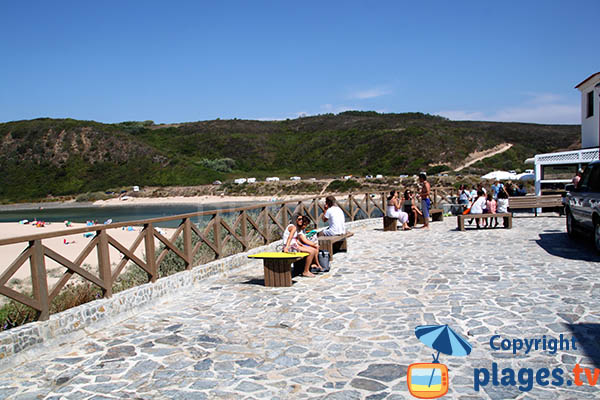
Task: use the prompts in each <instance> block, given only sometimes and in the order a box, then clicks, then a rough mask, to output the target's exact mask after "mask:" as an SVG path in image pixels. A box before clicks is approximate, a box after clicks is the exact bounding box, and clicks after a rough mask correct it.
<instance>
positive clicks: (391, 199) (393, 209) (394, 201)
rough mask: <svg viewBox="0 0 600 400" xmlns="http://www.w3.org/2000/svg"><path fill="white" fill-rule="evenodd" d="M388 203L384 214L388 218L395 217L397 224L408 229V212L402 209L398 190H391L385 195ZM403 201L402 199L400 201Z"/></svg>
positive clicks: (405, 229) (403, 228)
mask: <svg viewBox="0 0 600 400" xmlns="http://www.w3.org/2000/svg"><path fill="white" fill-rule="evenodd" d="M387 201H388V205H387V212H386V215H387V216H388V217H390V218H397V219H398V225H399V226H401V227H402V230H404V231H408V230H410V227H409V226H408V214H407V213H405V212H404V211H402V204H400V200H399V199H398V191H397V190H392V191H391V192H390V195H389V196H388V197H387ZM402 202H403V203H404V201H402Z"/></svg>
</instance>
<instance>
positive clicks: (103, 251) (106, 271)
mask: <svg viewBox="0 0 600 400" xmlns="http://www.w3.org/2000/svg"><path fill="white" fill-rule="evenodd" d="M96 235H97V236H98V244H97V245H96V249H97V250H98V271H99V273H100V280H102V282H103V283H104V289H102V294H103V295H104V297H111V296H112V273H111V270H110V255H109V252H108V233H106V229H101V230H99V231H96Z"/></svg>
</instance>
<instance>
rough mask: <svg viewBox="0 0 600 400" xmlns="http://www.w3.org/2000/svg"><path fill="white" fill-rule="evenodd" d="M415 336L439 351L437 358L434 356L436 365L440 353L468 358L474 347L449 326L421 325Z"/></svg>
mask: <svg viewBox="0 0 600 400" xmlns="http://www.w3.org/2000/svg"><path fill="white" fill-rule="evenodd" d="M415 335H416V336H417V338H418V339H419V340H420V341H421V342H423V343H424V344H426V345H427V346H429V347H431V348H432V349H434V350H437V351H438V353H437V356H433V354H432V356H433V362H434V363H439V361H438V358H439V356H440V353H444V354H448V355H450V356H466V355H467V354H469V353H471V349H472V347H471V345H470V344H469V342H467V340H466V339H464V338H462V337H461V336H460V335H459V334H458V333H456V332H454V330H452V328H450V327H449V326H448V325H420V326H417V327H416V328H415ZM433 372H434V371H432V373H431V378H429V386H431V381H432V379H433Z"/></svg>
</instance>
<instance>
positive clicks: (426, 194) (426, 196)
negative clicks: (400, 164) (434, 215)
mask: <svg viewBox="0 0 600 400" xmlns="http://www.w3.org/2000/svg"><path fill="white" fill-rule="evenodd" d="M419 182H421V193H420V197H421V212H422V213H423V228H425V229H429V209H430V208H431V199H430V196H431V185H430V184H429V182H427V175H426V174H425V172H421V173H420V174H419Z"/></svg>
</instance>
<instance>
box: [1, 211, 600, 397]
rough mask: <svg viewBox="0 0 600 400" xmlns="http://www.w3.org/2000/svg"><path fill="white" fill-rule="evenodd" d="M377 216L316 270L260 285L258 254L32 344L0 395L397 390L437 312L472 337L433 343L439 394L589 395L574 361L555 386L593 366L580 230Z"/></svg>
mask: <svg viewBox="0 0 600 400" xmlns="http://www.w3.org/2000/svg"><path fill="white" fill-rule="evenodd" d="M380 224H381V221H380V220H378V221H376V223H374V224H373V225H371V226H366V227H363V228H359V229H357V230H356V235H355V236H354V237H353V238H351V239H350V240H349V252H348V253H340V254H336V255H335V257H334V260H333V263H332V267H333V270H332V272H331V273H329V274H325V275H321V276H319V277H317V278H302V277H296V278H295V279H294V282H295V283H294V285H293V286H292V287H291V288H265V287H264V286H262V281H261V279H262V264H261V262H260V261H252V262H251V263H250V264H248V265H246V266H244V267H242V268H240V269H237V270H235V271H234V272H233V273H231V274H229V275H228V276H219V277H213V278H210V279H207V280H206V281H204V282H202V283H201V284H200V286H197V287H196V288H197V289H196V290H195V291H193V292H185V293H179V294H177V295H173V296H170V297H168V298H164V300H163V301H161V302H160V303H158V304H156V305H154V306H152V307H151V308H147V309H144V310H142V311H140V313H139V314H138V315H137V316H135V317H133V318H130V319H127V320H125V321H122V322H121V323H119V324H115V325H114V326H112V327H110V328H106V327H105V328H103V329H102V330H96V331H93V330H88V331H89V335H88V336H86V337H85V338H84V339H82V340H78V341H77V342H74V343H70V344H68V345H65V346H62V347H60V348H52V349H44V351H43V353H42V352H38V353H37V355H36V358H35V360H32V361H30V362H27V363H24V364H22V365H20V366H18V367H17V368H14V369H11V370H10V371H4V372H2V374H0V398H11V399H12V398H14V399H34V398H47V399H59V398H60V399H63V398H64V399H114V398H142V399H149V398H169V399H210V398H231V399H237V398H251V399H287V398H291V399H296V398H298V399H301V398H325V399H361V398H365V399H384V398H385V399H410V398H412V397H411V395H410V394H409V392H408V389H407V377H406V371H407V367H408V365H410V364H411V363H414V362H430V361H431V360H432V352H433V350H432V349H430V348H427V347H426V346H425V345H423V344H422V343H421V342H420V341H419V340H418V339H417V338H416V337H415V334H414V330H415V327H416V326H417V325H427V324H449V325H450V326H451V327H452V328H454V329H455V330H456V331H457V332H459V333H460V334H462V335H463V336H464V337H465V338H467V340H469V342H470V343H471V344H472V345H473V351H472V353H471V354H470V355H469V356H467V357H453V356H448V355H444V354H442V355H441V356H440V361H441V362H442V363H445V364H446V365H447V366H448V368H449V371H450V372H449V376H450V388H449V392H448V395H447V396H446V398H461V399H475V398H493V399H508V398H518V399H536V398H539V399H542V398H543V399H555V398H571V399H581V398H598V397H599V391H600V389H598V388H596V387H592V386H590V385H588V384H587V381H586V375H585V374H584V373H582V374H581V379H582V380H583V381H584V383H585V384H584V385H581V386H578V385H575V384H573V385H571V386H567V384H566V382H567V380H571V379H572V378H573V373H572V372H571V370H572V369H573V367H574V365H575V364H576V363H580V364H581V366H582V367H589V368H594V367H598V368H600V350H599V349H598V339H595V340H596V341H595V342H594V341H588V342H587V343H586V334H588V333H589V332H590V331H594V330H596V333H597V332H598V329H597V327H599V326H600V325H597V324H600V307H599V305H600V277H599V276H598V269H597V266H598V261H599V260H600V258H599V257H598V256H597V255H596V254H595V252H594V250H593V247H592V245H591V244H590V243H588V242H586V241H583V240H582V241H579V242H573V241H571V240H569V239H568V238H567V236H566V233H564V232H565V229H564V218H559V217H557V216H555V215H554V216H543V217H537V218H533V217H520V218H515V219H514V221H513V226H514V228H513V229H512V230H505V229H494V230H479V231H475V230H467V231H466V232H458V231H456V230H455V226H456V225H455V224H456V220H455V218H446V220H445V221H444V222H436V223H433V224H432V225H431V229H430V230H428V231H427V230H423V229H419V230H413V231H410V232H401V231H399V232H383V231H382V230H381V226H380ZM496 334H497V335H500V336H501V338H500V339H499V340H498V341H497V342H496V343H500V340H501V339H504V338H507V339H509V340H511V341H512V340H513V339H525V338H527V339H529V338H538V339H543V336H544V335H545V336H546V339H550V338H559V335H560V334H563V335H564V337H565V338H571V337H573V336H576V337H577V339H578V340H580V343H579V346H578V348H577V350H573V349H572V348H570V349H569V350H568V351H567V350H564V349H563V350H562V351H560V350H559V351H557V352H556V353H555V354H550V352H549V351H543V350H542V349H540V350H537V351H536V350H532V351H530V352H529V353H528V354H525V353H524V351H523V350H520V351H519V352H518V353H517V354H516V355H513V353H512V352H511V351H510V350H499V351H493V350H492V349H491V348H490V344H489V342H490V338H491V336H493V335H496ZM598 337H600V335H599V336H596V338H598ZM507 343H508V342H507ZM540 343H541V342H540ZM492 363H497V364H498V375H499V376H500V377H501V376H502V375H501V371H502V370H503V369H504V368H507V367H510V368H513V369H514V370H515V371H516V375H515V380H516V384H515V385H514V386H511V385H509V386H503V385H502V384H500V385H498V386H494V385H493V384H492V377H491V376H490V382H489V383H488V384H487V385H486V386H482V387H481V388H480V389H479V391H475V390H474V374H475V371H476V369H482V368H487V369H488V370H489V371H490V374H491V373H492ZM520 368H531V369H533V374H536V371H538V370H539V369H541V368H549V370H550V371H552V370H553V369H554V368H562V369H564V371H565V372H564V375H563V377H564V385H563V386H561V387H556V386H553V385H552V384H550V385H547V386H543V385H542V384H543V383H544V382H545V380H544V378H545V376H542V379H541V382H542V384H538V383H537V382H534V383H533V387H532V388H531V390H530V391H522V390H520V389H519V388H518V386H519V385H521V386H522V387H523V388H525V389H527V385H526V384H525V383H526V380H527V378H528V376H529V375H528V374H527V373H526V372H525V373H521V379H523V381H522V384H520V383H519V379H518V378H519V374H518V370H519V369H520ZM479 373H480V374H481V371H480V372H479ZM479 377H480V378H481V377H482V375H479ZM531 377H532V378H533V375H531ZM591 378H593V375H592V376H591ZM499 379H500V378H499ZM549 379H552V376H550V378H549ZM598 387H599V388H600V382H598Z"/></svg>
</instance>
